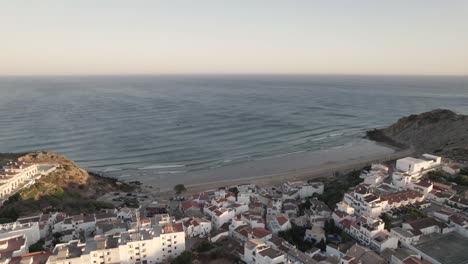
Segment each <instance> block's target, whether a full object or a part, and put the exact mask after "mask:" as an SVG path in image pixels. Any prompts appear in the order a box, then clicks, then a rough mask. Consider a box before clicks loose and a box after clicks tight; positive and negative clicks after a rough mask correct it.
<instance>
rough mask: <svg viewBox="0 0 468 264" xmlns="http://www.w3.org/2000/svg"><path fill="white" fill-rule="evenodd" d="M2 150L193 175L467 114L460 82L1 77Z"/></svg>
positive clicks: (464, 80) (465, 80) (464, 83)
mask: <svg viewBox="0 0 468 264" xmlns="http://www.w3.org/2000/svg"><path fill="white" fill-rule="evenodd" d="M0 92H1V96H0V152H27V151H35V150H48V151H55V152H58V153H60V154H63V155H65V156H67V157H68V158H70V159H73V160H75V161H76V162H77V163H78V164H79V165H80V166H83V167H84V168H86V169H89V170H93V171H97V172H103V173H112V174H113V175H117V176H118V175H119V174H122V175H123V174H128V172H129V171H146V172H148V173H156V174H157V173H166V174H167V173H170V174H176V173H181V172H190V171H197V170H206V169H210V168H216V167H223V166H229V165H232V164H238V163H244V162H250V161H255V160H263V159H268V158H271V157H282V156H287V155H291V154H294V153H301V152H308V151H318V150H326V149H333V148H339V147H341V146H349V145H352V144H356V142H360V141H362V140H363V139H362V137H363V136H364V134H365V131H366V130H368V129H372V128H375V127H382V126H386V125H389V124H391V123H393V122H395V121H396V120H397V119H398V118H400V117H402V116H405V115H409V114H414V113H420V112H424V111H428V110H431V109H434V108H447V109H451V110H453V111H456V112H459V113H464V114H468V77H403V76H293V75H290V76H286V75H284V76H277V75H276V76H269V75H230V76H229V75H226V76H221V75H216V76H209V75H199V76H189V75H185V76H182V75H181V76H83V77H76V76H74V77H0Z"/></svg>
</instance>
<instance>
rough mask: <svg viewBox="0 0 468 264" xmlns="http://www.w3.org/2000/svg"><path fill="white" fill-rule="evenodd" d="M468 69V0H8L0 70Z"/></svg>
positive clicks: (1, 5) (2, 13) (2, 7)
mask: <svg viewBox="0 0 468 264" xmlns="http://www.w3.org/2000/svg"><path fill="white" fill-rule="evenodd" d="M231 73H232V74H377V75H381V74H405V75H468V1H466V0H450V1H445V0H438V1H435V0H412V1H408V0H391V1H388V0H385V1H384V0H369V1H366V0H340V1H338V0H336V1H334V0H324V1H314V0H282V1H279V0H278V1H277V0H231V1H227V0H186V1H183V0H167V1H158V0H151V1H143V0H127V1H122V0H14V1H12V0H0V75H83V74H84V75H95V74H96V75H99V74H231Z"/></svg>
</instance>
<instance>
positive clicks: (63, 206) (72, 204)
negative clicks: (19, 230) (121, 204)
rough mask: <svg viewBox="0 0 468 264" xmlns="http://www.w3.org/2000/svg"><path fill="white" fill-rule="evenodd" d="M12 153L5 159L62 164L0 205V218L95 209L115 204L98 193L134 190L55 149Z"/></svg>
mask: <svg viewBox="0 0 468 264" xmlns="http://www.w3.org/2000/svg"><path fill="white" fill-rule="evenodd" d="M5 157H6V156H5ZM10 157H11V159H6V158H5V159H3V162H4V163H5V162H6V161H8V160H14V159H15V158H18V159H19V160H20V161H24V162H31V163H43V164H58V165H60V166H59V167H58V168H57V169H56V170H55V171H53V172H52V173H50V174H49V175H46V176H43V177H42V178H40V179H39V180H37V181H36V183H35V184H33V185H32V186H30V187H28V188H25V189H23V190H21V191H19V192H18V193H17V194H15V195H13V196H12V197H10V199H9V200H8V201H6V202H5V203H4V205H3V206H2V208H1V209H0V222H9V221H14V220H16V218H18V217H19V216H24V215H30V214H34V213H37V212H40V211H46V210H54V211H55V210H57V211H63V212H67V213H71V214H76V213H92V212H94V211H96V210H99V209H101V208H110V207H112V204H108V203H103V202H98V201H96V198H98V197H99V196H101V195H103V194H105V193H107V192H112V191H116V190H124V191H130V190H131V187H129V186H128V185H127V184H124V183H121V182H118V181H117V180H115V179H112V178H106V177H102V176H99V175H97V174H94V173H89V172H87V171H86V170H84V169H82V168H80V167H78V166H77V165H76V164H75V163H74V162H73V161H71V160H69V159H67V158H65V157H63V156H61V155H58V154H55V153H52V152H34V153H29V154H26V155H23V156H21V157H17V156H14V155H12V156H10Z"/></svg>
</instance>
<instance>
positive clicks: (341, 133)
mask: <svg viewBox="0 0 468 264" xmlns="http://www.w3.org/2000/svg"><path fill="white" fill-rule="evenodd" d="M341 135H343V132H339V133H331V134H329V135H328V136H329V137H337V136H341Z"/></svg>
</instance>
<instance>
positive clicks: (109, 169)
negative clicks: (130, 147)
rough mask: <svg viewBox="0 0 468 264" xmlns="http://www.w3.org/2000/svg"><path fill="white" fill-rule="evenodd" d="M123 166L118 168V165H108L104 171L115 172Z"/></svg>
mask: <svg viewBox="0 0 468 264" xmlns="http://www.w3.org/2000/svg"><path fill="white" fill-rule="evenodd" d="M121 170H122V168H116V167H107V168H105V169H104V170H102V172H114V171H121Z"/></svg>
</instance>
